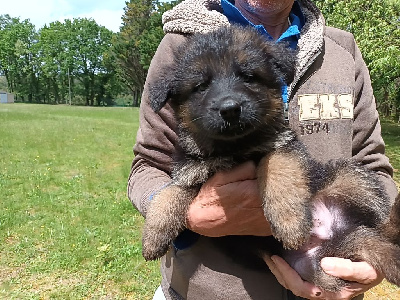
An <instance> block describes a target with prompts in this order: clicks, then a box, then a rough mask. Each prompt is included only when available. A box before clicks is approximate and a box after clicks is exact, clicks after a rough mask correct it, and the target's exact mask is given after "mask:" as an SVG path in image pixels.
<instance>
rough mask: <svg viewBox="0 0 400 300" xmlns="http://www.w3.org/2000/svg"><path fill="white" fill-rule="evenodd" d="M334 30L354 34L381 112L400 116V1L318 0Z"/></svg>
mask: <svg viewBox="0 0 400 300" xmlns="http://www.w3.org/2000/svg"><path fill="white" fill-rule="evenodd" d="M315 2H316V4H317V5H318V7H319V8H320V9H321V10H322V12H323V14H324V16H325V18H326V22H327V24H328V25H330V26H334V27H337V28H341V29H344V30H346V31H349V32H351V33H353V34H354V36H355V39H356V41H357V44H358V45H359V47H360V50H361V52H362V54H363V56H364V59H365V61H366V63H367V65H368V68H369V70H370V73H371V79H372V84H373V87H374V91H375V94H376V99H377V104H378V109H379V110H380V112H381V113H382V114H384V115H390V114H393V115H397V117H399V113H400V1H398V0H382V1H373V0H368V1H365V0H364V1H362V0H347V1H344V0H315Z"/></svg>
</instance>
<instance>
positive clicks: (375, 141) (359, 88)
mask: <svg viewBox="0 0 400 300" xmlns="http://www.w3.org/2000/svg"><path fill="white" fill-rule="evenodd" d="M163 22H164V31H165V32H166V33H167V34H166V36H165V37H164V39H163V41H162V42H161V44H160V46H159V48H158V50H157V52H156V54H155V56H154V58H153V61H152V63H151V66H150V69H149V72H148V77H147V80H146V84H145V89H144V92H143V96H142V103H141V110H140V128H139V131H138V135H137V140H136V145H135V147H134V152H135V155H136V156H135V159H134V161H133V164H132V171H131V174H130V177H129V184H128V195H129V198H130V199H131V201H132V203H133V204H134V205H135V207H136V208H137V209H138V210H139V211H140V212H141V213H142V214H143V215H144V216H145V215H146V209H147V206H148V204H149V203H150V201H151V199H152V196H153V195H154V193H156V192H157V191H159V190H160V189H162V188H163V186H165V185H166V184H168V183H169V182H170V180H171V178H170V171H171V163H172V160H173V156H174V155H175V154H176V153H177V149H176V147H177V144H178V142H177V135H176V121H175V118H174V116H173V113H172V110H171V108H170V107H169V106H168V104H167V105H166V107H164V108H163V109H162V110H161V111H160V112H159V114H156V113H154V111H153V110H152V109H151V108H150V106H149V103H148V86H149V84H150V83H151V82H152V81H154V80H162V79H160V78H158V74H160V73H163V74H165V73H167V72H166V71H165V70H168V67H169V65H170V64H171V63H172V57H173V55H174V54H175V51H176V49H177V47H178V45H181V44H182V43H183V42H184V41H185V39H186V35H188V34H191V33H194V32H208V31H211V30H214V29H216V28H218V27H220V26H229V24H233V23H234V24H241V25H244V26H246V25H250V26H254V27H255V28H257V30H258V31H259V32H260V34H262V35H263V36H265V38H266V39H269V40H275V41H276V42H278V43H286V45H287V46H288V47H290V48H292V49H293V50H294V51H295V53H296V54H295V55H296V72H295V78H294V80H293V82H288V83H286V85H284V86H283V88H282V100H283V103H284V107H285V115H286V116H287V118H288V122H289V125H290V127H291V128H292V129H293V130H294V131H295V132H296V133H297V135H298V137H299V139H300V140H301V141H302V142H303V143H304V144H305V145H306V146H307V149H308V151H309V152H310V154H311V155H312V156H313V157H314V158H316V159H317V160H319V161H321V162H326V161H328V160H331V159H337V158H350V157H352V158H353V159H355V160H356V161H359V162H361V163H362V164H364V165H366V166H367V167H368V168H370V169H372V170H374V171H376V172H377V174H378V175H379V176H380V178H381V180H382V182H383V183H384V185H385V187H386V190H387V193H388V194H389V195H390V196H391V198H393V199H394V198H395V196H396V195H397V189H396V186H395V184H394V182H393V180H392V178H391V176H392V172H393V170H392V168H391V166H390V164H389V162H388V159H387V157H386V156H385V155H384V143H383V140H382V137H381V134H380V124H379V119H378V114H377V112H376V108H375V103H374V98H373V93H372V88H371V83H370V79H369V75H368V70H367V68H366V66H365V63H364V62H363V60H362V57H361V54H360V52H359V50H358V48H357V46H356V45H355V42H354V38H353V37H352V35H351V34H349V33H346V32H344V31H341V30H337V29H334V28H330V27H327V26H325V24H324V20H323V17H322V15H321V13H320V11H319V10H318V9H317V8H316V7H315V5H314V4H313V3H312V2H311V1H309V0H297V1H294V0H281V1H278V0H236V1H232V2H230V1H229V0H221V1H220V0H186V1H184V2H182V3H181V4H179V5H177V6H176V7H175V8H174V9H172V10H171V11H169V12H167V13H165V14H164V16H163ZM160 71H162V72H160ZM282 184H283V185H284V184H285V183H284V182H282ZM187 227H188V230H186V231H184V232H183V233H182V234H181V235H180V236H179V237H178V238H177V239H176V240H175V242H174V245H173V247H172V249H171V250H170V251H169V252H168V253H167V254H166V256H164V257H163V258H162V261H161V272H162V283H161V287H162V290H160V291H158V294H157V296H155V299H229V300H231V299H238V300H239V299H240V300H242V299H301V298H306V299H352V298H354V297H356V296H357V295H361V294H362V293H363V292H365V291H367V290H368V289H370V288H371V287H373V286H374V285H376V284H378V283H379V282H380V281H381V280H382V276H381V275H380V274H378V273H377V272H376V271H375V270H374V269H373V268H372V267H371V266H370V265H368V264H367V263H365V262H351V261H349V260H345V259H341V258H325V259H324V260H323V261H322V267H323V269H324V270H325V272H327V273H328V274H331V275H333V276H338V277H340V278H343V279H345V280H348V281H350V282H351V283H349V285H348V287H346V288H345V289H343V290H342V291H340V292H338V293H328V292H325V291H322V290H320V289H319V288H317V287H316V286H313V285H312V284H310V283H308V282H304V281H303V280H302V279H301V278H300V277H299V275H298V274H297V273H296V272H295V271H294V270H293V269H291V268H290V267H289V266H288V264H287V263H286V262H285V261H284V260H283V259H281V258H280V257H277V256H273V257H271V258H269V257H265V262H266V264H267V265H268V267H269V269H270V270H271V272H269V271H268V268H265V269H260V270H254V269H250V268H246V267H244V266H242V265H240V264H236V263H234V262H233V261H232V260H231V258H229V257H227V256H226V255H225V254H224V253H223V252H221V251H220V250H219V249H217V248H216V247H214V246H213V244H212V243H211V242H210V238H209V237H218V236H225V235H256V236H267V235H271V230H270V227H269V224H268V222H267V221H266V219H265V217H264V214H263V210H262V208H261V200H260V198H259V194H258V190H257V182H256V174H255V165H254V163H253V162H247V163H244V164H242V165H240V166H238V167H236V168H234V169H233V170H230V171H226V172H221V173H217V174H215V175H214V176H213V177H212V178H210V179H209V180H208V181H207V182H206V183H205V184H204V185H203V187H202V188H201V190H200V192H199V194H198V195H197V197H196V198H195V200H194V201H193V203H192V204H191V205H190V208H189V211H188V215H187ZM157 297H159V298H157ZM160 297H161V298H160ZM360 298H362V296H360Z"/></svg>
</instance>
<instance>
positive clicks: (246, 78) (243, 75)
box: [239, 73, 256, 83]
mask: <svg viewBox="0 0 400 300" xmlns="http://www.w3.org/2000/svg"><path fill="white" fill-rule="evenodd" d="M239 76H240V77H241V78H242V80H243V81H244V82H246V83H252V82H254V81H256V76H254V75H253V74H249V73H240V74H239Z"/></svg>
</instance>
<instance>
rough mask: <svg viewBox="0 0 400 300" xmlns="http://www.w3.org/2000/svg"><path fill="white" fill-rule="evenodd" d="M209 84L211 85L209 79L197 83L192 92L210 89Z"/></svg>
mask: <svg viewBox="0 0 400 300" xmlns="http://www.w3.org/2000/svg"><path fill="white" fill-rule="evenodd" d="M209 85H210V82H209V81H205V82H202V83H199V84H198V85H196V86H195V87H194V88H193V90H192V92H193V93H197V92H204V91H205V90H207V89H208V87H209Z"/></svg>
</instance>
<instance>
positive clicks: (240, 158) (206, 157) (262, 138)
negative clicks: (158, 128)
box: [172, 126, 296, 186]
mask: <svg viewBox="0 0 400 300" xmlns="http://www.w3.org/2000/svg"><path fill="white" fill-rule="evenodd" d="M295 142H296V139H295V135H294V133H293V132H292V131H291V130H289V129H286V128H282V127H281V128H279V127H268V128H265V129H264V130H263V131H256V132H254V134H251V135H249V136H246V137H242V138H239V139H237V140H229V141H225V140H217V139H208V138H205V137H204V135H203V134H196V133H193V132H190V131H189V130H187V129H186V128H182V126H180V128H179V144H180V146H181V148H182V149H181V151H180V153H178V154H177V156H176V157H175V162H174V166H173V171H172V178H173V180H174V183H175V184H177V185H180V186H195V185H201V184H203V183H204V182H206V181H207V179H208V178H209V177H211V176H212V175H214V174H215V173H217V172H219V171H223V170H229V169H232V167H234V166H236V165H238V164H240V163H243V162H245V161H248V160H252V161H254V162H255V163H256V164H257V163H258V162H259V161H260V160H261V158H262V157H263V156H265V155H266V154H268V153H271V152H273V151H276V150H278V149H283V148H285V147H289V146H290V144H292V143H295Z"/></svg>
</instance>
